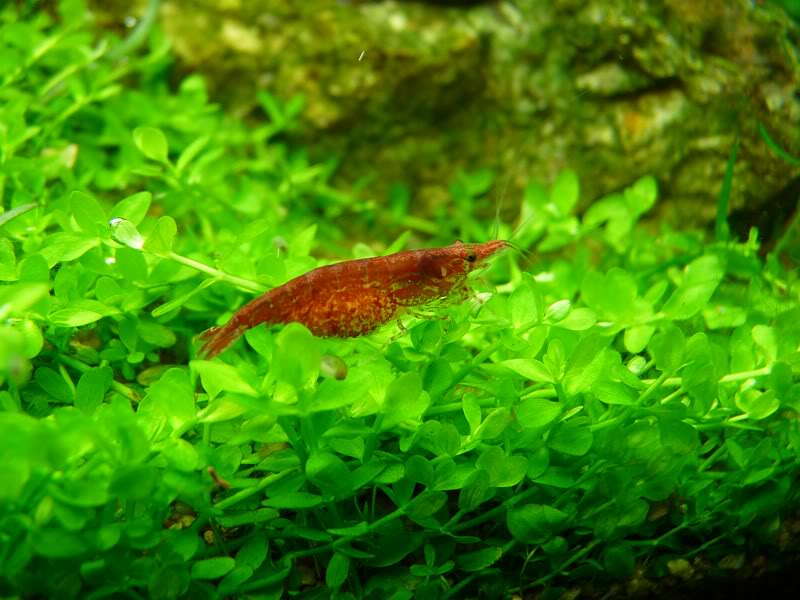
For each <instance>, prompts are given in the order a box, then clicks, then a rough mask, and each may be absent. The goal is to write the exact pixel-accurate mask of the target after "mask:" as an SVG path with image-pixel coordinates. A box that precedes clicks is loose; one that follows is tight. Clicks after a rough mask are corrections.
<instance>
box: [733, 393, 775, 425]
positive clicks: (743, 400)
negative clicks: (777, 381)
mask: <svg viewBox="0 0 800 600" xmlns="http://www.w3.org/2000/svg"><path fill="white" fill-rule="evenodd" d="M780 405H781V403H780V401H779V400H778V399H777V398H776V397H775V392H774V390H767V391H766V392H761V391H760V390H756V389H749V390H745V391H742V392H740V393H738V394H737V395H736V406H738V407H739V410H741V411H742V412H743V413H745V414H747V416H748V417H749V418H751V419H753V420H755V421H760V420H761V419H766V418H767V417H768V416H770V415H771V414H772V413H774V412H775V411H776V410H778V408H780Z"/></svg>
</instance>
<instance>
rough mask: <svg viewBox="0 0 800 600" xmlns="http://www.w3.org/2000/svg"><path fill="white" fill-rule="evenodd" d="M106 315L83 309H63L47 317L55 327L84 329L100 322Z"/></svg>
mask: <svg viewBox="0 0 800 600" xmlns="http://www.w3.org/2000/svg"><path fill="white" fill-rule="evenodd" d="M104 316H105V315H104V314H103V313H100V312H97V311H94V310H85V309H82V308H63V309H61V310H57V311H55V312H51V313H50V314H49V315H47V320H48V322H49V323H50V324H51V325H53V326H55V327H82V326H84V325H89V324H90V323H94V322H95V321H99V320H100V319H102V318H103V317H104Z"/></svg>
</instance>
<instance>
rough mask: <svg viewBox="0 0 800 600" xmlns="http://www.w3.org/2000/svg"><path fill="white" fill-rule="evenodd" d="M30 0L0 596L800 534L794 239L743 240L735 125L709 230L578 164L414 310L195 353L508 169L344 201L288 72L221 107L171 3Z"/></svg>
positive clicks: (261, 580) (664, 566)
mask: <svg viewBox="0 0 800 600" xmlns="http://www.w3.org/2000/svg"><path fill="white" fill-rule="evenodd" d="M28 4H29V3H24V2H23V3H11V5H9V4H5V5H4V8H2V9H1V10H0V57H1V58H0V200H1V201H2V202H1V203H0V206H2V211H3V212H0V283H1V284H0V319H2V320H1V321H0V431H2V435H0V469H1V470H2V485H0V593H2V594H3V596H9V595H12V596H13V595H39V596H41V595H45V596H52V597H59V598H102V597H150V598H157V599H164V600H166V599H173V598H224V597H245V598H246V597H252V598H280V597H284V595H287V594H289V595H291V596H293V597H294V596H297V597H304V598H305V597H308V598H327V597H332V598H342V599H344V598H348V599H353V598H392V599H394V600H402V599H409V598H422V599H426V598H438V599H442V598H445V599H450V598H470V597H486V598H500V597H503V596H511V595H513V594H517V593H522V592H525V591H528V590H532V591H536V592H540V591H545V593H547V594H552V596H548V597H557V596H558V595H560V594H561V593H562V592H563V591H564V590H567V589H571V588H575V587H576V586H580V585H582V582H586V581H593V582H594V585H595V586H598V585H599V586H604V585H605V586H610V585H612V584H616V585H624V586H626V589H628V590H633V591H636V590H641V589H644V590H646V589H650V588H653V587H657V586H659V585H661V583H660V582H662V581H664V580H668V579H669V578H670V577H671V578H672V579H685V580H691V579H694V578H698V577H704V576H713V575H714V574H717V573H724V572H729V571H730V570H735V569H739V568H741V567H743V566H745V565H747V564H749V562H750V561H752V560H753V559H754V557H756V556H759V555H770V553H772V552H780V550H781V549H784V548H786V547H787V546H788V545H790V544H792V543H796V540H795V541H793V538H792V535H791V530H790V528H788V527H787V523H789V522H791V521H790V519H792V518H793V517H795V516H796V512H795V511H796V508H797V500H798V490H799V486H798V480H797V469H798V457H799V456H800V429H799V428H798V410H800V384H799V383H798V373H799V372H800V352H798V348H799V347H800V303H798V288H797V274H796V271H795V268H794V267H793V266H792V265H793V264H796V262H795V263H793V262H792V260H794V261H796V259H797V256H796V255H795V256H794V258H792V256H791V253H792V252H793V251H795V252H796V249H794V250H793V249H792V248H791V246H790V245H789V244H788V243H780V242H779V243H778V244H777V245H776V247H775V249H774V250H773V251H772V252H771V253H770V254H769V255H768V256H766V257H763V256H762V254H763V253H761V254H760V253H759V249H760V246H759V238H758V233H757V232H756V231H753V232H752V235H751V237H750V238H749V239H748V240H745V241H741V240H736V239H732V238H731V236H730V234H729V232H728V229H727V225H726V221H725V214H726V212H725V211H726V208H727V195H726V194H727V191H726V190H729V189H730V178H731V177H732V176H734V174H735V170H734V168H733V165H734V164H735V154H734V153H732V160H731V161H730V163H729V167H730V168H729V169H728V174H727V176H726V180H725V181H720V182H709V185H715V186H717V187H718V188H719V189H720V196H719V197H720V202H719V218H718V221H717V227H716V230H715V232H714V233H713V234H706V233H703V232H676V231H672V230H670V229H668V228H666V227H659V226H658V225H654V224H648V225H645V224H642V223H640V220H641V219H642V218H643V217H646V215H647V213H648V212H649V211H650V210H651V208H652V207H653V205H654V203H656V202H657V197H658V188H657V183H656V181H655V180H654V179H653V178H650V177H645V178H642V179H640V180H638V181H636V182H631V185H630V186H629V187H628V188H627V189H624V190H622V191H620V192H619V193H615V194H612V195H610V196H607V197H604V198H602V199H599V200H597V201H595V202H593V203H592V204H591V205H590V206H589V208H588V210H586V211H585V212H583V213H582V214H580V215H578V214H576V212H575V207H576V205H577V203H578V200H579V198H580V185H579V182H578V180H577V177H576V176H575V175H574V174H573V173H572V172H570V171H566V172H564V173H562V174H561V175H560V176H559V177H558V178H557V179H556V180H555V181H553V182H549V184H548V185H546V186H545V185H540V184H535V183H531V184H530V185H529V186H528V188H527V191H526V194H525V197H524V198H523V199H522V200H521V201H519V207H520V210H519V218H518V219H517V220H516V221H515V223H514V225H513V227H512V225H511V224H505V223H501V224H500V230H499V235H500V236H503V237H512V238H513V241H515V243H516V244H517V245H518V246H519V247H521V248H523V249H530V250H531V253H530V254H528V253H526V252H522V253H518V252H507V253H505V254H503V255H502V256H500V257H498V258H497V259H496V260H495V261H494V263H493V265H492V267H491V269H490V270H488V271H486V272H484V273H483V274H482V276H481V278H479V279H478V280H476V282H475V284H474V293H473V297H472V298H471V299H470V300H469V301H467V302H465V303H463V304H457V305H454V306H450V307H445V308H442V309H437V310H436V311H434V314H433V315H430V316H433V317H436V318H428V319H424V318H412V317H408V318H406V319H405V326H406V327H407V328H408V330H409V331H408V333H407V334H406V335H402V336H399V337H398V335H397V334H398V330H397V328H396V327H395V326H394V325H391V326H388V327H387V328H385V329H384V330H381V331H380V332H379V333H377V334H375V335H373V336H368V337H365V338H360V339H353V340H333V339H328V340H323V339H317V338H315V337H313V336H312V335H311V334H310V333H309V332H308V331H307V330H306V329H304V328H303V327H301V326H299V325H289V326H286V327H283V328H267V327H264V326H260V327H256V328H254V329H252V330H250V331H248V332H247V334H246V336H245V339H244V340H242V341H240V342H239V343H237V345H235V346H234V347H233V348H232V349H231V350H229V351H228V352H227V353H225V354H224V355H223V356H222V357H221V359H216V360H213V361H204V360H198V359H196V357H195V350H196V347H197V344H196V341H195V339H194V338H195V336H196V335H197V334H198V333H199V332H201V331H203V330H204V329H206V328H208V327H210V326H212V325H214V324H219V323H223V322H225V321H226V320H227V319H228V318H229V317H230V314H231V312H232V311H233V310H234V309H235V308H237V307H239V306H241V305H242V304H243V303H244V302H246V301H248V300H249V299H251V298H252V297H254V296H255V295H256V294H258V293H259V292H261V291H263V290H266V289H268V288H269V287H272V286H276V285H280V284H282V283H284V282H286V281H287V280H288V279H290V278H292V277H294V276H297V275H299V274H301V273H304V272H306V271H308V270H309V269H311V268H314V267H316V266H319V265H321V264H326V263H328V262H331V261H332V260H334V259H336V260H342V259H349V258H353V257H362V256H368V255H376V254H386V253H390V252H393V251H397V250H400V249H403V248H405V247H408V246H409V245H410V244H411V243H412V242H413V241H414V240H415V239H416V240H417V241H416V242H414V243H415V244H417V245H419V244H420V241H419V238H418V237H417V238H414V237H412V232H413V230H414V228H415V226H417V227H418V229H417V230H418V231H419V230H423V231H428V232H433V235H430V236H427V237H426V238H425V239H424V243H425V245H430V246H432V245H444V244H448V243H451V242H452V241H453V239H455V238H456V237H461V238H462V239H465V240H468V241H485V240H487V239H490V238H491V236H492V235H493V233H494V231H495V223H493V222H491V221H486V220H484V219H481V218H480V217H479V216H478V214H482V213H481V211H482V210H483V209H485V208H487V207H488V208H491V206H492V204H493V202H495V201H496V199H495V197H494V196H492V195H491V194H489V193H488V192H489V191H490V190H491V189H492V186H493V174H492V173H489V172H485V171H479V172H473V173H464V174H462V175H461V176H460V177H459V178H458V179H457V180H456V181H454V182H452V184H451V192H452V196H453V201H452V211H451V212H449V213H448V214H436V215H433V216H427V217H426V216H420V215H415V214H414V213H413V212H412V211H411V206H412V204H411V201H410V194H409V191H408V190H406V189H404V188H402V187H398V188H396V189H395V191H394V193H393V194H392V197H391V198H390V199H389V201H387V202H377V201H376V202H367V201H363V200H359V199H356V198H351V197H349V196H347V195H344V194H342V193H340V192H338V191H337V190H336V189H335V188H333V187H332V186H331V185H330V184H329V177H330V175H331V173H332V164H328V163H325V164H313V163H310V162H309V161H308V159H307V158H306V154H305V153H304V152H302V151H300V150H297V149H292V148H290V147H289V146H287V145H286V143H285V142H284V141H283V139H282V134H283V133H284V132H286V131H287V130H289V129H291V128H292V127H293V126H294V123H296V122H297V120H298V119H302V99H300V98H297V99H278V98H274V97H272V96H270V95H268V94H262V96H261V105H262V108H263V114H261V115H259V117H258V119H256V120H255V121H253V120H250V121H244V120H242V119H240V118H238V117H233V116H229V115H227V114H225V112H224V111H223V110H221V109H220V108H219V107H218V106H216V105H214V104H213V102H211V101H210V100H209V98H208V96H207V94H206V91H205V87H204V83H203V80H202V79H201V78H199V77H197V76H191V75H190V76H188V77H185V78H183V79H182V80H180V81H178V82H177V83H176V82H174V81H173V79H171V69H170V66H171V58H170V49H169V47H168V45H166V44H165V43H164V41H163V38H162V37H161V36H160V35H159V33H158V30H157V29H153V30H152V31H150V32H149V33H148V32H145V33H146V35H140V36H139V39H138V40H137V38H136V37H135V36H131V37H129V38H127V39H126V40H124V41H123V40H119V39H117V38H116V37H115V36H111V35H102V36H100V35H97V34H96V33H95V32H93V31H92V30H91V28H90V24H88V23H87V22H86V20H85V15H86V12H85V11H84V9H83V7H82V6H81V3H79V2H73V1H70V2H61V3H60V4H59V11H58V13H57V14H56V15H50V14H49V13H47V12H45V11H43V10H38V9H36V8H28V9H26V8H25V6H27V5H28ZM137 44H139V45H138V47H137ZM501 176H502V174H499V177H501ZM387 222H390V223H391V222H396V223H402V224H403V225H402V227H401V228H399V229H400V230H401V231H400V234H399V237H394V236H393V235H392V236H391V237H390V232H392V231H394V232H395V233H398V228H397V227H395V228H394V229H392V228H391V227H388V226H387V228H385V229H384V228H383V226H380V227H378V226H375V224H376V223H380V224H383V223H387ZM354 230H360V231H371V232H372V234H373V237H372V238H369V239H358V240H353V239H352V238H351V233H352V231H354ZM354 241H356V243H352V242H354ZM320 257H326V258H320Z"/></svg>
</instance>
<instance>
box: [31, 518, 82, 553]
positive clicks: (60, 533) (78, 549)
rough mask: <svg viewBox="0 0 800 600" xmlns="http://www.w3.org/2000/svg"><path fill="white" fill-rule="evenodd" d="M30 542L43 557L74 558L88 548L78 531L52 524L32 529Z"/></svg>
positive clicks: (34, 549)
mask: <svg viewBox="0 0 800 600" xmlns="http://www.w3.org/2000/svg"><path fill="white" fill-rule="evenodd" d="M30 542H31V544H32V546H33V551H34V552H35V553H36V554H37V555H39V556H42V557H44V558H56V559H58V558H74V557H78V556H80V555H82V554H83V553H84V552H86V551H87V550H88V549H89V548H88V546H87V544H86V542H85V541H84V540H83V539H82V536H81V535H80V534H79V533H75V532H71V531H65V530H64V529H61V528H58V527H52V526H51V527H47V528H41V529H35V530H33V531H32V532H31V537H30Z"/></svg>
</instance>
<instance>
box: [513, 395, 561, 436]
mask: <svg viewBox="0 0 800 600" xmlns="http://www.w3.org/2000/svg"><path fill="white" fill-rule="evenodd" d="M561 410H562V407H561V403H560V402H553V401H551V400H545V399H544V398H525V399H524V400H521V401H520V403H519V404H518V405H517V407H516V415H517V422H518V423H519V424H520V425H521V426H522V427H526V428H529V429H534V428H539V427H547V426H548V425H549V424H550V423H552V422H553V421H555V420H556V419H557V418H558V416H559V415H560V414H561Z"/></svg>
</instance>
